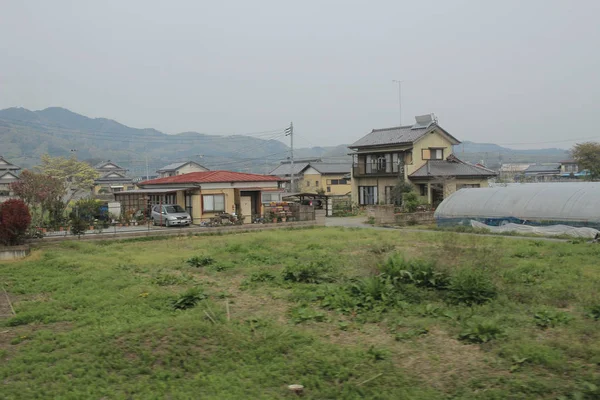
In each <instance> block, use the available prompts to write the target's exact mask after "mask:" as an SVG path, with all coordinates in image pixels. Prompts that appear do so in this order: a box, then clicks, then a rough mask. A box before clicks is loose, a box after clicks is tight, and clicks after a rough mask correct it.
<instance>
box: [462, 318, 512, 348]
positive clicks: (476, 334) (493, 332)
mask: <svg viewBox="0 0 600 400" xmlns="http://www.w3.org/2000/svg"><path fill="white" fill-rule="evenodd" d="M502 334H503V330H502V329H501V328H500V327H499V326H498V325H496V324H495V323H494V322H490V321H483V322H477V323H470V324H467V326H466V327H465V328H464V329H463V331H462V332H461V333H460V334H459V335H458V340H461V341H463V342H467V343H487V342H489V341H490V340H493V339H497V338H498V337H500V336H501V335H502Z"/></svg>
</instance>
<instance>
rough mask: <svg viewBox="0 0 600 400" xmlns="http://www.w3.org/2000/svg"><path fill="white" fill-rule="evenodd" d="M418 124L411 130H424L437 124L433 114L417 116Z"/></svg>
mask: <svg viewBox="0 0 600 400" xmlns="http://www.w3.org/2000/svg"><path fill="white" fill-rule="evenodd" d="M415 120H416V123H415V124H414V125H413V126H412V128H411V129H422V128H427V127H429V125H431V124H433V123H434V122H435V115H433V114H425V115H417V116H416V117H415Z"/></svg>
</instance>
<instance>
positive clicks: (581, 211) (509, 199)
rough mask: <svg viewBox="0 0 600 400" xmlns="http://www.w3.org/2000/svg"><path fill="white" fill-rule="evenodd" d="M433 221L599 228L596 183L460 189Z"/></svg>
mask: <svg viewBox="0 0 600 400" xmlns="http://www.w3.org/2000/svg"><path fill="white" fill-rule="evenodd" d="M435 218H436V220H438V221H439V220H446V219H447V220H450V219H459V218H462V219H486V218H489V219H504V218H506V219H507V220H511V219H512V220H522V221H531V222H536V221H537V222H544V224H548V222H551V221H554V223H555V224H557V223H566V224H570V223H573V224H574V225H580V223H585V225H591V226H594V225H599V224H600V182H552V183H524V184H510V185H506V186H495V187H490V188H473V189H461V190H458V191H457V192H455V193H453V194H452V195H450V196H449V197H448V198H447V199H445V200H444V201H443V202H442V203H441V204H440V205H439V207H438V208H437V210H436V211H435Z"/></svg>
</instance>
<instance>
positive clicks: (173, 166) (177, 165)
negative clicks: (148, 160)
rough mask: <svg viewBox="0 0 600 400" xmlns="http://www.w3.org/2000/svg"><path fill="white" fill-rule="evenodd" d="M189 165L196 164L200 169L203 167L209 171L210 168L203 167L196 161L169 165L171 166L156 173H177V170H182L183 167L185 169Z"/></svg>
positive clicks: (166, 166)
mask: <svg viewBox="0 0 600 400" xmlns="http://www.w3.org/2000/svg"><path fill="white" fill-rule="evenodd" d="M187 164H196V165H197V166H199V167H202V168H205V169H208V168H206V167H204V166H202V165H200V164H198V163H197V162H195V161H184V162H176V163H172V164H169V165H165V166H164V167H162V168H161V169H158V170H156V172H168V171H175V170H177V169H179V168H181V167H183V166H184V165H187Z"/></svg>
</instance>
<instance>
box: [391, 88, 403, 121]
mask: <svg viewBox="0 0 600 400" xmlns="http://www.w3.org/2000/svg"><path fill="white" fill-rule="evenodd" d="M392 82H394V83H397V84H398V112H399V117H400V126H402V81H399V80H396V79H393V80H392Z"/></svg>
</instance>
